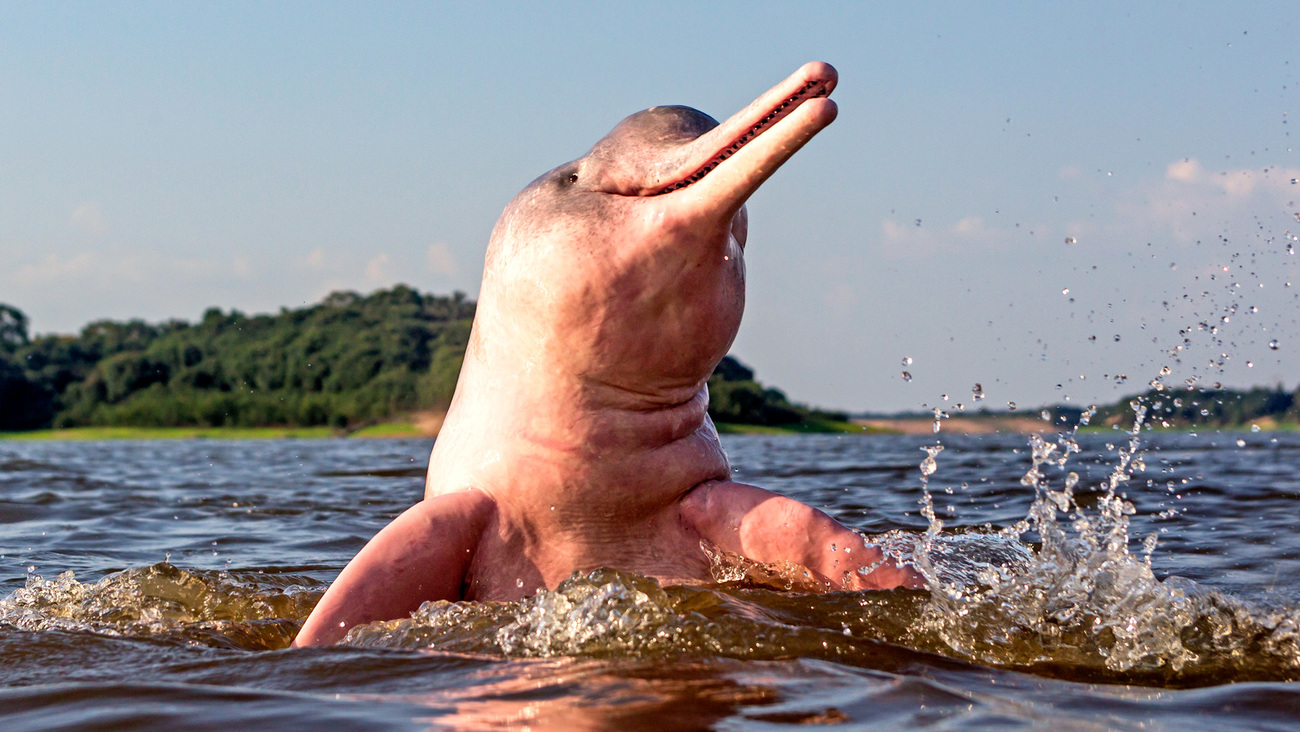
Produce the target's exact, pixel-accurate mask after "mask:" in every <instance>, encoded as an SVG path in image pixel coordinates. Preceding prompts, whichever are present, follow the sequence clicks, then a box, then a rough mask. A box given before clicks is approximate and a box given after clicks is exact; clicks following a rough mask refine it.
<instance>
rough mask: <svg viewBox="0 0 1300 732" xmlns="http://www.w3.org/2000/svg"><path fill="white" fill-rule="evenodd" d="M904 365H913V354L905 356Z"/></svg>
mask: <svg viewBox="0 0 1300 732" xmlns="http://www.w3.org/2000/svg"><path fill="white" fill-rule="evenodd" d="M903 365H904V366H911V365H912V357H911V356H903Z"/></svg>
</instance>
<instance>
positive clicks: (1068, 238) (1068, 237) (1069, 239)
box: [1065, 236, 1076, 244]
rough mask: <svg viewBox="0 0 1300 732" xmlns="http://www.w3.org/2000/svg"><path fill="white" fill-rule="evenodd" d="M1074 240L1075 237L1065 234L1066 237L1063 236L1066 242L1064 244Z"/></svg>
mask: <svg viewBox="0 0 1300 732" xmlns="http://www.w3.org/2000/svg"><path fill="white" fill-rule="evenodd" d="M1075 241H1076V239H1075V238H1074V237H1072V236H1067V237H1065V243H1066V244H1073V243H1074V242H1075Z"/></svg>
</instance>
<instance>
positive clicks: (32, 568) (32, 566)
mask: <svg viewBox="0 0 1300 732" xmlns="http://www.w3.org/2000/svg"><path fill="white" fill-rule="evenodd" d="M35 571H36V565H35V564H29V565H27V574H31V573H32V572H35Z"/></svg>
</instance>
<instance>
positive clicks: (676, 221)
mask: <svg viewBox="0 0 1300 732" xmlns="http://www.w3.org/2000/svg"><path fill="white" fill-rule="evenodd" d="M835 80H836V74H835V70H834V69H832V68H831V67H830V66H828V65H826V64H820V63H810V64H807V65H805V66H804V67H802V68H800V69H799V71H797V72H796V73H795V74H794V75H793V76H791V77H790V78H789V79H787V80H785V81H784V82H782V83H781V84H779V85H777V86H776V87H774V88H773V89H772V90H771V91H769V92H768V93H766V94H764V95H763V96H762V97H759V99H757V100H755V102H754V103H753V104H751V105H750V106H749V107H748V108H746V109H745V110H743V111H741V112H739V113H737V114H736V115H735V116H733V117H732V118H731V119H729V120H728V121H727V122H725V123H723V124H722V125H717V124H716V123H715V122H714V121H713V120H712V119H710V118H709V117H708V116H706V115H704V114H702V113H700V112H697V111H695V110H693V109H689V108H686V107H655V108H652V109H648V110H646V111H644V112H639V113H637V114H634V115H632V116H631V117H628V118H627V119H625V120H624V121H623V122H621V123H620V124H619V125H618V126H617V127H615V128H614V130H613V131H612V132H610V133H609V135H607V136H606V137H605V138H604V139H602V140H601V141H600V142H598V143H596V145H595V147H593V148H592V149H591V151H590V152H589V153H588V154H587V155H586V156H584V157H583V158H581V159H579V160H577V161H575V162H573V163H569V164H566V165H562V166H560V167H559V168H556V169H555V170H552V171H551V172H549V173H547V174H545V175H543V176H541V177H540V178H538V179H537V180H535V181H533V182H532V184H530V185H529V186H528V187H527V188H525V189H524V190H523V192H521V193H520V194H519V195H518V196H517V197H516V198H515V200H514V201H512V202H511V203H510V205H509V206H507V207H506V210H505V212H504V213H503V214H502V216H501V219H500V220H499V221H498V222H497V225H496V228H495V230H494V231H493V232H492V239H491V243H490V244H489V246H488V252H487V261H486V267H485V270H484V275H483V285H482V290H481V293H480V298H479V302H478V309H477V314H476V316H475V319H474V328H473V332H472V334H471V336H470V341H469V347H468V350H467V352H466V355H465V362H464V366H463V368H462V370H461V374H460V381H459V382H458V383H457V386H456V393H455V397H454V398H453V400H452V404H451V408H450V410H449V411H448V413H447V417H446V421H445V422H444V424H443V426H442V430H441V433H440V434H439V436H438V440H437V443H436V444H435V445H434V449H433V454H432V455H431V457H430V460H429V472H428V482H427V486H426V491H425V499H424V500H423V501H421V502H420V503H418V504H416V505H415V506H413V507H412V508H411V509H409V510H407V511H406V512H405V513H403V514H402V515H401V516H399V517H398V518H397V519H395V520H394V521H393V522H392V523H391V524H390V525H389V526H387V527H385V528H384V529H383V530H382V531H381V532H380V533H379V534H378V535H376V536H375V538H374V539H372V540H371V542H370V543H369V544H367V546H366V547H365V548H364V549H363V550H362V551H361V553H359V554H358V555H357V557H356V558H355V559H353V560H352V562H351V563H350V564H349V565H348V566H347V567H346V568H345V569H344V570H343V572H342V573H341V574H340V575H339V577H338V579H337V580H336V581H335V583H334V584H333V585H332V586H331V587H330V589H329V591H328V592H326V594H325V596H324V597H323V598H322V599H321V601H320V603H319V604H318V605H317V607H316V609H315V610H314V611H313V612H312V614H311V616H310V617H309V618H308V620H307V622H306V624H305V625H304V626H303V629H302V631H301V632H300V633H299V635H298V637H297V639H296V640H295V641H294V644H295V645H300V646H301V645H313V644H320V643H331V642H334V641H336V640H338V639H339V638H341V637H342V636H343V635H345V634H346V632H347V630H348V629H349V628H351V627H352V626H354V625H357V624H361V623H366V622H371V621H375V620H384V619H392V618H398V617H405V616H406V615H408V614H409V613H410V612H411V611H413V610H415V609H416V608H417V607H418V606H419V605H420V604H421V603H422V602H424V601H426V600H434V599H447V600H461V599H465V600H513V599H517V598H519V597H522V596H525V595H529V594H532V593H535V592H536V591H537V590H538V589H540V588H543V587H545V588H554V587H555V586H556V585H557V584H558V583H559V582H560V581H562V580H563V579H565V578H567V577H569V576H570V575H572V574H573V573H574V572H575V571H585V570H591V569H595V568H598V567H615V568H618V569H623V570H629V571H633V572H637V573H640V574H643V575H648V576H652V577H657V578H659V579H660V580H661V581H664V582H699V581H708V580H710V579H711V576H710V571H709V561H708V558H707V557H706V556H705V554H704V552H703V551H702V550H701V548H700V543H701V541H702V540H703V541H707V542H709V543H711V544H713V545H715V546H717V547H719V548H721V549H724V550H726V551H729V552H733V553H735V554H740V555H742V556H745V557H748V558H749V559H752V560H755V561H759V562H778V561H791V562H795V563H797V564H801V565H803V566H805V567H807V568H809V569H810V570H811V571H812V572H813V573H814V574H815V575H816V576H818V577H819V578H821V579H824V580H826V581H827V582H828V584H829V585H830V586H832V587H836V588H842V589H868V588H889V587H897V586H900V585H901V586H909V587H917V586H920V585H921V582H920V578H919V577H918V576H917V575H916V573H915V572H914V571H913V570H911V569H910V568H906V567H904V568H899V567H895V566H893V565H890V564H885V565H883V566H880V567H878V568H876V569H875V571H873V572H870V573H869V574H866V575H864V574H862V573H860V572H858V571H857V570H858V569H859V568H863V567H870V566H872V565H874V564H875V563H876V562H877V561H878V560H879V559H880V558H881V554H880V551H879V550H878V549H876V548H874V547H870V546H866V545H864V543H863V541H862V540H861V538H860V537H859V536H858V535H856V534H854V533H853V532H851V531H849V530H848V529H846V528H844V527H843V526H842V525H840V524H839V523H837V522H835V521H834V520H832V519H831V518H830V517H828V516H826V514H824V513H822V512H821V511H818V510H816V509H813V508H811V507H808V506H806V505H804V504H802V503H799V502H797V501H794V500H791V499H788V498H784V497H781V496H778V495H776V494H773V493H770V492H768V491H765V490H762V489H760V488H756V487H753V486H748V485H743V484H740V483H735V482H731V481H730V480H729V478H730V466H729V465H728V462H727V457H726V455H725V454H724V453H723V450H722V446H721V445H720V444H719V442H718V435H717V432H716V430H715V429H714V426H713V423H712V421H711V420H710V419H709V416H708V413H707V411H706V408H707V405H708V398H709V397H708V391H707V389H706V387H705V382H706V380H707V379H708V377H709V375H710V374H711V373H712V371H713V368H714V366H716V365H717V363H718V362H719V361H720V360H721V359H722V357H723V356H724V355H726V353H727V350H728V349H729V348H730V346H731V342H732V339H733V338H734V337H735V335H736V331H737V329H738V328H739V326H740V317H741V313H742V311H743V309H744V302H745V267H744V257H743V254H744V246H745V237H746V229H747V215H746V212H745V209H744V202H745V200H746V199H747V198H748V197H749V195H750V194H752V193H753V192H754V190H756V189H757V188H758V186H759V185H760V184H761V183H762V182H763V181H764V180H766V179H767V177H768V176H770V175H771V174H772V173H773V172H774V171H775V170H776V169H777V168H778V167H780V165H781V164H782V163H784V162H785V160H786V159H788V158H789V157H790V156H791V155H793V154H794V153H795V152H796V151H797V150H798V149H799V148H800V147H802V146H803V145H804V143H806V142H807V141H808V140H809V139H811V138H812V137H813V135H815V134H816V133H817V132H818V131H820V130H821V129H822V128H823V127H825V126H826V125H828V124H830V123H831V122H832V121H833V120H834V118H835V114H836V108H835V104H834V103H833V102H831V101H830V100H829V99H826V98H825V95H826V94H829V93H830V91H831V89H833V88H834V85H835ZM801 90H802V91H803V92H804V95H803V96H802V97H799V98H798V99H797V100H795V101H796V102H797V103H795V102H790V101H789V100H790V98H791V96H793V95H795V94H796V93H798V92H800V91H801ZM782 102H787V103H786V105H785V107H784V108H782V110H781V113H780V114H779V115H777V116H776V117H775V118H774V119H772V120H771V121H770V122H769V123H768V124H767V125H766V127H765V129H763V131H762V132H761V133H760V134H757V136H751V137H750V138H747V139H748V144H746V145H744V146H743V147H740V148H739V150H738V151H736V152H734V154H729V155H728V157H727V159H726V160H725V161H721V162H720V163H717V158H716V157H715V156H716V155H717V154H718V153H719V151H723V150H727V149H728V148H729V147H730V146H731V145H732V143H733V142H734V141H736V140H737V139H740V138H741V136H742V135H743V134H744V133H745V131H747V130H749V129H750V128H751V127H752V126H753V125H754V124H755V123H756V122H758V121H759V120H761V119H762V118H763V117H764V116H766V115H767V114H768V113H769V112H771V111H772V110H774V109H778V108H779V107H780V106H781V104H782ZM710 160H713V161H714V162H715V163H717V164H715V165H714V166H712V168H711V170H710V171H709V172H708V173H707V175H704V176H703V177H701V178H699V179H698V180H697V181H696V182H693V183H691V184H690V185H689V186H686V187H681V188H679V189H677V190H673V191H672V192H670V193H665V194H662V195H655V194H657V193H659V192H661V191H662V190H663V189H665V188H667V187H671V186H673V185H674V184H676V183H679V182H681V181H684V180H688V179H690V178H691V177H692V176H693V174H695V173H696V172H697V171H699V170H700V169H701V168H702V167H703V166H705V165H707V164H708V163H709V161H710ZM836 545H838V546H836ZM833 547H834V548H833ZM837 548H838V549H839V550H838V551H836V549H837ZM846 548H851V549H852V551H851V552H846V551H844V549H846Z"/></svg>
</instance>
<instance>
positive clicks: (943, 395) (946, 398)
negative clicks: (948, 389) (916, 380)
mask: <svg viewBox="0 0 1300 732" xmlns="http://www.w3.org/2000/svg"><path fill="white" fill-rule="evenodd" d="M939 396H940V398H942V399H943V400H944V401H945V402H946V401H948V395H947V394H940V395H939Z"/></svg>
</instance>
